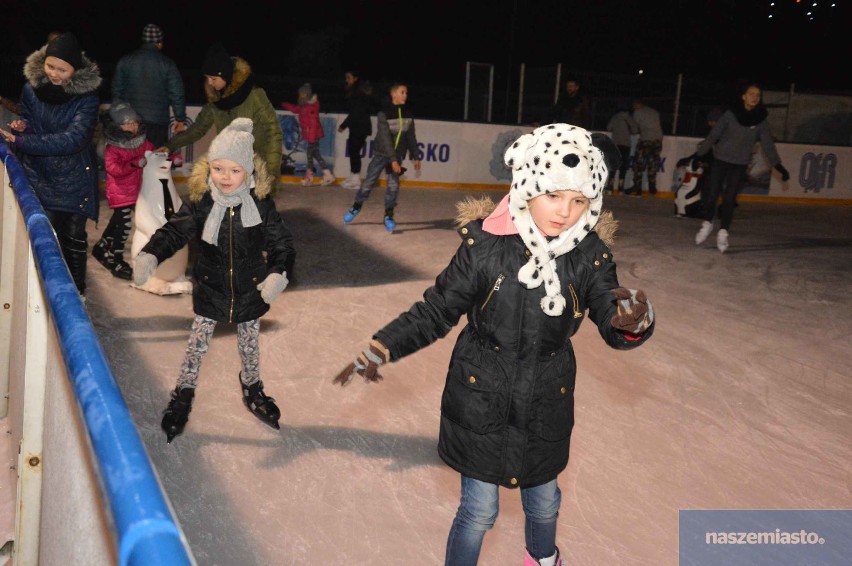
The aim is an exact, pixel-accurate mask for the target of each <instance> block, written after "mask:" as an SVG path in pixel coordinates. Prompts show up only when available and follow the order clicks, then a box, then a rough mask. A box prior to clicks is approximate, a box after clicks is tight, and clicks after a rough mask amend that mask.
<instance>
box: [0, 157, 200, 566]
mask: <svg viewBox="0 0 852 566" xmlns="http://www.w3.org/2000/svg"><path fill="white" fill-rule="evenodd" d="M0 157H2V158H3V163H4V165H5V166H6V170H7V171H8V174H9V178H10V179H11V181H12V185H13V191H14V193H15V198H16V199H17V201H18V205H19V206H20V209H21V212H22V213H23V216H24V222H25V224H26V227H27V232H28V234H29V237H30V243H31V246H32V249H33V255H34V257H35V262H36V266H37V268H38V270H39V273H40V274H41V279H42V281H43V283H44V289H45V293H46V295H47V299H48V304H49V306H50V310H51V312H52V313H53V317H52V320H53V322H54V325H55V326H56V331H57V334H58V336H59V342H60V348H61V350H62V355H63V358H64V361H65V367H66V369H67V373H68V377H69V379H70V380H71V384H72V386H73V387H74V391H75V393H76V398H77V403H78V405H79V407H80V409H81V412H82V415H83V420H84V422H85V426H86V430H87V432H88V436H89V440H90V442H91V446H92V450H93V452H94V456H95V460H96V464H97V465H96V468H97V469H98V471H99V474H100V478H101V482H102V485H103V486H104V490H105V492H106V497H107V499H108V501H109V508H110V510H111V512H112V517H113V522H114V525H115V531H116V532H115V536H116V539H117V545H118V554H119V564H120V565H122V566H125V565H127V566H153V565H160V564H168V565H170V566H171V565H176V566H181V565H187V566H191V565H192V564H194V561H193V560H192V559H191V557H190V553H189V549H188V547H187V545H186V542H185V540H184V538H183V536H182V533H181V531H180V529H179V528H178V525H177V522H176V521H175V519H174V517H173V516H172V513H171V509H170V508H169V506H168V504H167V502H166V498H165V495H164V494H163V491H162V488H161V486H160V484H159V482H158V480H157V477H156V475H155V473H154V469H153V467H152V466H151V461H150V459H149V457H148V454H147V452H146V451H145V446H144V444H143V443H142V439H141V438H140V436H139V433H138V432H137V430H136V426H135V425H134V423H133V420H132V419H131V417H130V412H129V410H128V409H127V405H126V404H125V402H124V397H123V396H122V395H121V391H120V390H119V388H118V385H117V384H116V381H115V377H114V376H113V374H112V370H111V369H110V367H109V365H108V364H107V361H106V356H105V355H104V352H103V349H102V348H101V345H100V342H99V341H98V338H97V335H96V334H95V331H94V328H93V327H92V323H91V321H90V320H89V315H88V313H87V312H86V310H85V308H84V307H83V303H82V301H81V300H80V295H79V294H78V292H77V287H76V286H75V285H74V281H73V280H72V278H71V273H70V272H69V271H68V267H67V265H66V263H65V260H64V259H63V257H62V251H61V249H60V247H59V242H58V241H57V239H56V235H55V233H54V231H53V227H52V226H51V224H50V221H49V220H48V218H47V216H46V215H45V213H44V209H43V208H42V206H41V203H40V202H39V200H38V197H37V196H36V194H35V192H34V191H33V189H32V187H31V186H30V184H29V181H28V180H27V178H26V175H25V174H24V171H23V169H22V168H21V165H20V163H19V162H18V160H17V159H16V158H15V156H14V155H12V154H11V153H10V152H9V150H8V148H7V147H6V145H5V144H0Z"/></svg>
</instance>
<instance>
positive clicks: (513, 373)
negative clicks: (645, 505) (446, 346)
mask: <svg viewBox="0 0 852 566" xmlns="http://www.w3.org/2000/svg"><path fill="white" fill-rule="evenodd" d="M619 160H620V155H619V152H618V149H617V147H616V146H615V144H614V143H613V142H612V141H611V140H610V139H609V138H608V137H607V136H605V135H602V134H591V133H590V132H588V131H586V130H584V129H582V128H578V127H575V126H572V125H569V124H550V125H547V126H542V127H540V128H537V129H536V130H534V131H533V132H532V133H530V134H525V135H522V136H521V137H520V138H518V139H517V140H516V141H515V143H514V144H512V146H510V147H509V148H508V149H507V150H506V153H505V163H506V165H507V166H508V167H509V168H511V170H512V185H511V189H510V190H509V194H508V195H506V197H505V198H504V199H503V200H502V201H501V202H500V203H499V204H498V205H497V206H496V208H495V206H494V204H493V202H491V200H490V199H487V198H486V199H482V200H472V199H469V200H468V201H465V202H463V203H461V204H460V205H459V217H458V221H459V222H458V226H459V227H458V233H459V235H460V236H461V238H462V244H461V246H460V247H459V249H458V251H457V252H456V254H455V256H454V257H453V258H452V260H451V261H450V264H449V265H448V266H447V267H446V269H444V271H443V272H442V273H441V274H439V275H438V277H437V279H436V280H435V284H434V285H433V286H432V287H430V288H429V289H427V290H426V291H425V293H424V295H423V300H422V301H419V302H417V303H414V305H413V306H412V307H411V308H410V309H409V310H408V312H405V313H403V314H401V315H400V316H399V317H398V318H397V319H396V320H394V321H392V322H390V323H389V324H387V325H386V326H385V327H384V328H382V329H381V330H379V331H378V332H376V333H375V334H374V335H373V337H372V340H371V342H370V344H369V346H368V348H367V349H366V350H365V351H363V352H362V353H361V354H360V355H359V356H358V357H357V359H356V360H355V361H354V362H352V363H350V364H349V365H348V366H347V367H346V368H344V370H343V371H342V372H341V373H340V374H339V375H338V376H337V377H336V378H335V379H334V381H335V383H339V384H340V385H346V384H348V383H349V382H350V381H351V380H352V379H353V377H354V376H355V374H356V373H357V374H359V375H361V376H362V377H363V378H364V379H365V380H366V381H367V382H372V381H378V380H379V379H381V376H380V375H379V373H378V368H379V366H380V365H382V364H384V363H387V362H392V361H396V360H398V359H400V358H402V357H403V356H407V355H409V354H412V353H414V352H416V351H417V350H419V349H421V348H424V347H426V346H428V345H429V344H431V343H433V342H435V341H436V340H438V339H439V338H442V337H444V336H446V335H447V334H448V333H449V332H450V330H451V329H452V328H453V327H454V326H455V325H456V324H457V323H458V321H459V319H460V318H461V317H462V316H466V317H467V325H466V326H465V327H464V329H463V330H462V331H461V333H460V334H459V338H458V340H457V342H456V346H455V348H454V350H453V354H452V358H451V360H450V364H449V369H448V371H447V374H446V384H445V386H444V392H443V395H442V397H441V425H440V434H439V438H438V454H439V455H440V456H441V458H442V459H443V460H444V462H446V463H447V464H448V465H449V466H450V467H452V468H453V469H454V470H456V471H457V472H459V474H461V503H460V505H459V508H458V512H457V514H456V517H455V520H454V521H453V525H452V527H451V529H450V533H449V537H448V539H447V548H446V562H445V564H447V565H450V564H452V565H454V566H455V565H475V564H476V562H477V560H478V558H479V551H480V547H481V545H482V541H483V538H484V537H485V533H486V532H487V531H488V530H489V529H490V528H491V527H492V526H493V525H494V522H495V521H496V519H497V514H498V500H499V497H498V492H499V488H500V487H505V488H509V489H512V488H520V491H521V494H520V495H521V501H522V503H523V508H524V513H525V516H526V528H525V538H526V541H525V542H526V552H525V554H524V564H525V566H532V565H548V566H553V565H555V564H561V563H562V562H561V559H560V558H559V550H558V548H557V547H556V523H557V517H558V514H559V507H560V503H561V492H560V490H559V487H558V486H557V483H556V479H557V476H558V475H559V473H560V472H562V471H563V470H564V469H565V467H566V465H567V464H568V451H569V444H570V439H571V428H572V426H573V424H574V385H575V383H574V381H575V375H576V370H577V367H576V359H575V356H574V350H573V347H572V345H571V339H570V338H571V336H573V335H574V333H576V332H577V330H578V328H579V326H580V324H581V323H582V322H583V320H584V319H585V318H587V317H588V318H589V319H590V320H591V322H592V324H594V325H596V326H597V327H598V331H599V333H600V335H601V337H602V338H603V339H604V341H605V342H606V343H607V344H608V345H609V346H610V347H612V348H614V349H617V350H629V349H632V348H635V347H637V346H640V345H642V344H644V343H645V341H646V340H648V338H650V336H651V334H652V333H653V331H654V311H653V309H652V308H651V304H650V303H649V302H648V300H647V298H646V297H645V294H644V293H643V292H642V291H637V290H633V289H626V288H624V287H622V286H621V285H620V283H619V282H618V277H617V275H616V268H615V262H614V261H613V254H612V250H611V249H610V244H611V242H612V238H613V235H614V232H615V227H616V224H615V221H614V220H613V218H612V215H611V214H610V213H608V212H604V211H603V208H602V204H603V202H602V198H603V196H602V195H603V191H604V188H605V187H606V182H607V177H608V176H609V174H610V172H611V171H615V169H616V168H617V167H618V161H619ZM624 377H625V378H629V376H624ZM519 554H520V553H519Z"/></svg>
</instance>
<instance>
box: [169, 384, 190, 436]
mask: <svg viewBox="0 0 852 566" xmlns="http://www.w3.org/2000/svg"><path fill="white" fill-rule="evenodd" d="M194 398H195V389H194V388H192V387H184V388H183V389H179V388H177V387H175V390H174V391H172V400H171V401H169V406H168V407H166V410H165V411H163V421H162V422H161V423H160V426H161V427H162V428H163V431H164V432H165V433H166V442H168V443H170V444H171V442H172V440H173V439H174V437H176V436H177V435H179V434H181V433H182V432H183V429H184V427H185V426H186V422H187V421H188V420H189V412H190V411H191V410H192V400H193V399H194Z"/></svg>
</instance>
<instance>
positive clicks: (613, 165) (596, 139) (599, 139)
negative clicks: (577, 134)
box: [592, 132, 621, 175]
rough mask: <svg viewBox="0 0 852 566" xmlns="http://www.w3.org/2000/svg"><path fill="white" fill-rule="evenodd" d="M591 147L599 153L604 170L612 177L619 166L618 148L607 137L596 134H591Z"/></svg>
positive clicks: (619, 154) (619, 153)
mask: <svg viewBox="0 0 852 566" xmlns="http://www.w3.org/2000/svg"><path fill="white" fill-rule="evenodd" d="M592 145H593V146H595V147H596V148H598V149H599V150H600V151H601V153H602V154H603V158H604V163H606V170H607V171H608V172H609V174H610V175H612V173H613V172H614V171H616V170H617V169H618V168H619V167H620V166H621V152H620V151H619V150H618V146H617V145H615V142H614V141H612V138H610V137H609V136H608V135H606V134H601V133H597V132H595V133H593V134H592Z"/></svg>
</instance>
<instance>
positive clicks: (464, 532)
mask: <svg viewBox="0 0 852 566" xmlns="http://www.w3.org/2000/svg"><path fill="white" fill-rule="evenodd" d="M499 489H500V488H499V486H497V485H496V484H493V483H486V482H482V481H479V480H475V479H472V478H469V477H467V476H462V478H461V504H460V505H459V509H458V511H457V512H456V518H455V519H453V526H452V527H451V528H450V535H449V537H448V538H447V556H446V559H445V561H444V565H445V566H476V562H477V561H478V560H479V551H480V549H481V548H482V540H483V539H484V538H485V533H486V532H487V531H488V530H489V529H490V528H491V527H493V526H494V523H495V521H496V520H497V514H498V513H499ZM561 503H562V492H561V491H559V486H557V485H556V480H552V481H549V482H547V483H546V484H543V485H539V486H536V487H528V488H521V504H522V505H523V508H524V515H525V517H526V521H525V523H524V537H525V539H526V545H527V550H528V551H529V553H530V554H531V555H532V556H533V558H536V559H540V558H546V557H548V556H553V554H554V553H556V520H557V518H558V517H559V506H560V505H561Z"/></svg>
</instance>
